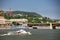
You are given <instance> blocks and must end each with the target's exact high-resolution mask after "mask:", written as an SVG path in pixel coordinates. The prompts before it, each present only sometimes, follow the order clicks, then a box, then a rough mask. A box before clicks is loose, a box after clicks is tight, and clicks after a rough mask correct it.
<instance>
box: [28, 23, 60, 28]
mask: <svg viewBox="0 0 60 40" xmlns="http://www.w3.org/2000/svg"><path fill="white" fill-rule="evenodd" d="M28 26H29V27H32V26H49V27H50V29H56V27H60V23H28Z"/></svg>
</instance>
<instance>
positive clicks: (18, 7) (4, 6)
mask: <svg viewBox="0 0 60 40" xmlns="http://www.w3.org/2000/svg"><path fill="white" fill-rule="evenodd" d="M59 6H60V5H59V0H0V10H4V11H9V9H10V8H11V9H12V11H26V12H36V13H38V14H40V15H42V16H44V17H49V18H51V19H60V12H59V10H60V9H59Z"/></svg>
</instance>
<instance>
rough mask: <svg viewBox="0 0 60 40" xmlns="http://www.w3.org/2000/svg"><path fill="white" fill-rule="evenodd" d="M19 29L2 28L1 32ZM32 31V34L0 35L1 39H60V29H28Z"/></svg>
mask: <svg viewBox="0 0 60 40" xmlns="http://www.w3.org/2000/svg"><path fill="white" fill-rule="evenodd" d="M16 30H19V29H11V30H10V29H9V30H0V34H3V33H7V32H8V31H16ZM26 30H27V31H30V32H31V33H32V35H24V36H20V35H12V36H0V40H60V30H57V29H55V30H49V29H43V30H42V29H26Z"/></svg>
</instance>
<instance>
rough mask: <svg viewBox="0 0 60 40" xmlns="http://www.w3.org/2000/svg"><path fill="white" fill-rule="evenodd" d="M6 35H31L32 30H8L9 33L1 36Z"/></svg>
mask: <svg viewBox="0 0 60 40" xmlns="http://www.w3.org/2000/svg"><path fill="white" fill-rule="evenodd" d="M5 35H31V32H27V31H26V30H23V29H20V30H18V31H15V32H8V33H7V34H3V35H1V36H5Z"/></svg>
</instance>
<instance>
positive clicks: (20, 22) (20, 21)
mask: <svg viewBox="0 0 60 40" xmlns="http://www.w3.org/2000/svg"><path fill="white" fill-rule="evenodd" d="M9 21H10V23H12V22H17V23H19V24H23V23H28V20H27V19H10V20H9Z"/></svg>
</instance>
